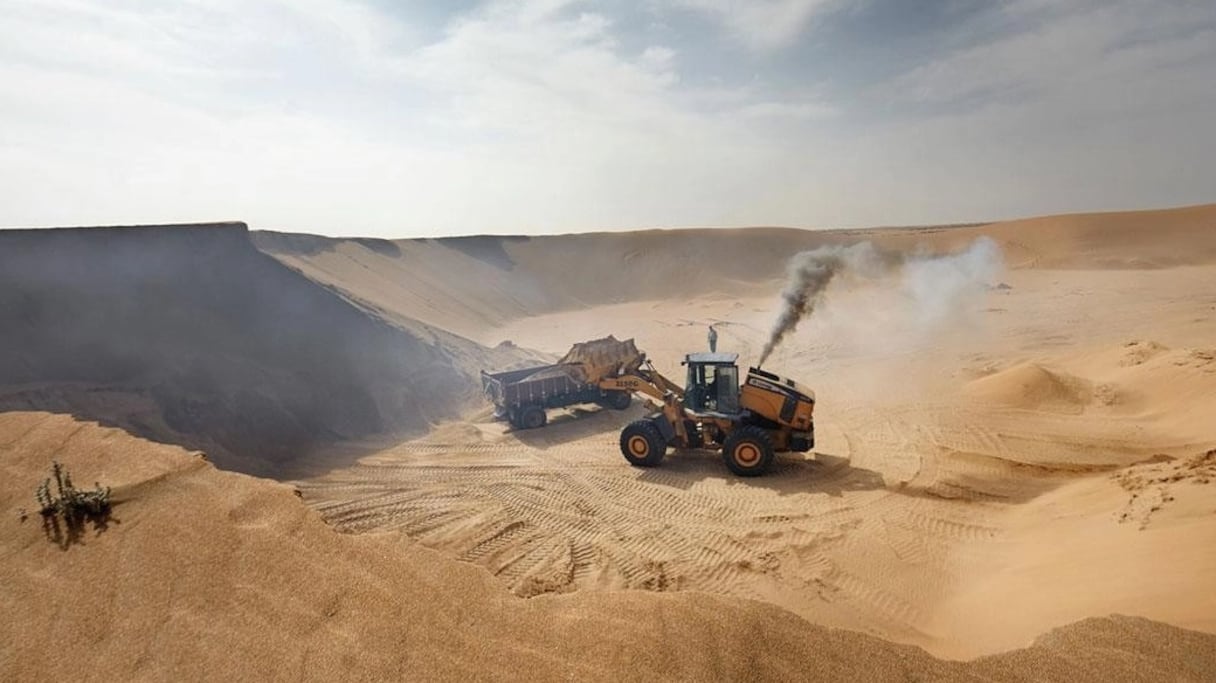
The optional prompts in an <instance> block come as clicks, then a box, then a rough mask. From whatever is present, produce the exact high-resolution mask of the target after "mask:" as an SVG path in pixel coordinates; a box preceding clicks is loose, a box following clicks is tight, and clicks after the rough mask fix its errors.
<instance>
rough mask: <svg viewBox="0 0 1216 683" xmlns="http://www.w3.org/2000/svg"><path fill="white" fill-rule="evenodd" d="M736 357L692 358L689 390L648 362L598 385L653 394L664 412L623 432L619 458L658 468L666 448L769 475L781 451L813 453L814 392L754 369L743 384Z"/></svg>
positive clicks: (697, 355)
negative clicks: (709, 455) (713, 454)
mask: <svg viewBox="0 0 1216 683" xmlns="http://www.w3.org/2000/svg"><path fill="white" fill-rule="evenodd" d="M738 358H739V356H738V354H734V353H690V354H688V355H687V356H685V357H684V363H683V365H685V366H687V368H688V381H687V382H686V384H685V385H684V387H680V386H679V385H677V384H675V383H674V382H672V381H670V380H668V379H667V378H665V377H663V376H662V375H661V374H659V373H658V371H656V370H655V369H654V366H653V365H651V364H650V363H649V361H644V360H643V362H641V363H639V364H636V365H632V366H630V367H624V368H621V374H620V375H617V376H611V377H605V378H603V379H601V380H600V381H599V383H598V384H599V387H600V389H602V390H603V391H606V392H607V391H613V392H616V391H630V392H640V393H643V394H647V395H649V396H651V397H653V398H656V399H658V400H659V401H661V402H662V409H661V410H659V412H657V413H654V414H652V415H650V416H648V417H646V418H643V419H641V420H636V421H634V422H632V423H630V424H629V425H627V426H626V427H625V428H624V429H623V430H621V453H622V454H623V455H624V456H625V459H626V460H628V461H629V463H630V464H631V465H634V466H636V467H654V466H656V465H658V464H659V463H661V462H662V461H663V457H664V456H665V455H666V454H667V449H668V448H676V449H708V450H718V449H721V451H722V459H723V460H724V461H725V462H726V466H727V467H728V468H730V471H731V472H733V473H735V474H737V475H739V476H742V477H754V476H758V475H761V474H764V473H765V471H767V470H768V469H769V467H770V466H771V465H772V462H773V457H774V454H775V453H780V452H786V451H797V452H801V453H805V452H806V451H809V450H811V449H812V448H814V447H815V423H814V419H813V413H814V411H815V393H814V392H813V391H811V390H810V389H808V388H807V387H805V386H803V385H801V384H799V383H797V382H795V381H793V380H790V379H783V378H781V377H778V376H777V375H774V374H772V373H770V372H765V371H764V370H761V369H760V368H749V369H748V371H747V377H746V378H745V381H744V382H743V385H742V387H740V384H739V367H738V365H737V364H736V361H737V360H738Z"/></svg>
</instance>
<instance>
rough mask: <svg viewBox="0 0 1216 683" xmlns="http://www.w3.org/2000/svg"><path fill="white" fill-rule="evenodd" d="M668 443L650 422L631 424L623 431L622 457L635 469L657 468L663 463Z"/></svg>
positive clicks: (639, 421) (643, 421)
mask: <svg viewBox="0 0 1216 683" xmlns="http://www.w3.org/2000/svg"><path fill="white" fill-rule="evenodd" d="M666 454H667V443H666V442H664V441H663V435H662V434H660V433H659V428H658V427H655V426H654V423H653V422H651V421H650V420H636V421H634V422H630V423H629V424H628V425H626V426H625V428H624V429H622V430H621V455H624V456H625V459H626V460H628V461H629V464H630V465H633V466H634V467H655V466H657V465H658V464H659V463H661V462H663V456H664V455H666Z"/></svg>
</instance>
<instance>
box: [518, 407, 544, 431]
mask: <svg viewBox="0 0 1216 683" xmlns="http://www.w3.org/2000/svg"><path fill="white" fill-rule="evenodd" d="M548 421H549V416H548V415H546V414H545V409H544V408H541V407H540V406H528V407H527V408H524V410H523V412H521V413H520V414H519V427H521V428H522V429H536V428H537V427H544V426H545V423H546V422H548Z"/></svg>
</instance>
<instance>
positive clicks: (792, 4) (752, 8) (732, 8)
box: [673, 0, 838, 52]
mask: <svg viewBox="0 0 1216 683" xmlns="http://www.w3.org/2000/svg"><path fill="white" fill-rule="evenodd" d="M673 4H674V5H675V6H677V7H683V8H686V9H691V10H695V11H698V12H701V13H703V14H705V15H706V16H708V17H710V18H711V19H713V20H714V21H716V22H717V23H718V24H720V25H721V26H722V28H723V29H725V30H726V31H727V32H728V33H729V34H730V35H731V36H733V37H734V38H735V39H736V40H738V41H739V42H741V43H742V44H743V45H745V46H746V47H748V48H749V49H752V50H756V51H761V52H767V51H772V50H777V49H780V48H784V47H787V46H789V45H790V44H791V43H793V42H794V41H795V40H797V39H798V37H799V36H800V35H801V34H802V33H803V31H804V30H805V29H806V28H807V25H808V24H809V23H810V22H811V20H812V19H813V18H814V17H815V15H817V14H820V13H823V12H825V11H827V10H829V9H833V8H834V6H835V5H836V4H838V3H836V2H835V1H834V0H673Z"/></svg>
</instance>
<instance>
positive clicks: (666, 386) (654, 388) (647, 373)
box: [599, 360, 684, 402]
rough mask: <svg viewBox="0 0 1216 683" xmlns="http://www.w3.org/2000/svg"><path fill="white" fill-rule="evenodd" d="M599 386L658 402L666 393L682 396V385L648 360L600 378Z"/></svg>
mask: <svg viewBox="0 0 1216 683" xmlns="http://www.w3.org/2000/svg"><path fill="white" fill-rule="evenodd" d="M599 387H600V389H603V390H604V391H627V392H637V393H640V394H645V395H647V396H649V397H651V398H653V399H655V400H657V401H660V402H662V401H664V397H665V396H667V395H668V394H672V395H674V396H675V398H676V399H677V400H680V399H683V398H684V387H682V386H680V385H679V384H676V383H675V382H673V381H671V380H669V379H667V378H666V377H664V376H663V374H662V373H661V372H659V371H658V370H656V369H655V367H654V365H653V364H651V362H650V361H648V360H647V361H645V362H644V363H643V364H641V365H639V366H638V367H636V368H632V369H629V370H627V371H626V372H624V373H623V374H621V375H617V376H615V377H605V378H603V379H601V380H600V382H599Z"/></svg>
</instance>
